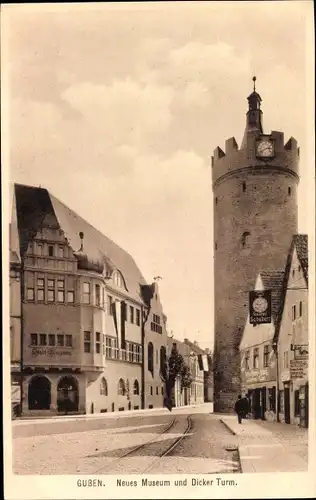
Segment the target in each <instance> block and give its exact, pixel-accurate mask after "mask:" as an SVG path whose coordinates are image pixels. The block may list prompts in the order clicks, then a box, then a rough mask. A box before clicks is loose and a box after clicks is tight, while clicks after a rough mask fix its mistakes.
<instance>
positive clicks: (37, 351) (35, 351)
mask: <svg viewBox="0 0 316 500" xmlns="http://www.w3.org/2000/svg"><path fill="white" fill-rule="evenodd" d="M71 354H72V352H71V349H69V350H67V349H59V348H57V347H32V356H34V357H37V356H48V357H55V356H71Z"/></svg>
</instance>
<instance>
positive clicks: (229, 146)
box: [225, 137, 238, 155]
mask: <svg viewBox="0 0 316 500" xmlns="http://www.w3.org/2000/svg"><path fill="white" fill-rule="evenodd" d="M232 151H238V144H237V141H236V139H235V137H230V138H229V139H227V140H226V141H225V153H226V155H227V154H229V153H230V152H232Z"/></svg>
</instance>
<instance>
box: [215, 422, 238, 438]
mask: <svg viewBox="0 0 316 500" xmlns="http://www.w3.org/2000/svg"><path fill="white" fill-rule="evenodd" d="M219 421H220V422H221V423H222V424H223V425H224V426H225V427H226V429H227V430H228V432H230V433H231V434H232V435H233V436H237V434H236V432H235V431H233V430H232V429H231V428H230V427H229V425H227V424H226V422H224V421H223V420H222V419H221V418H220V419H219Z"/></svg>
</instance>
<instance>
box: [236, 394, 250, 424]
mask: <svg viewBox="0 0 316 500" xmlns="http://www.w3.org/2000/svg"><path fill="white" fill-rule="evenodd" d="M235 412H236V413H237V417H238V423H239V424H241V423H242V419H243V418H246V416H247V414H248V400H247V399H246V398H242V397H241V395H239V396H238V399H237V401H236V403H235Z"/></svg>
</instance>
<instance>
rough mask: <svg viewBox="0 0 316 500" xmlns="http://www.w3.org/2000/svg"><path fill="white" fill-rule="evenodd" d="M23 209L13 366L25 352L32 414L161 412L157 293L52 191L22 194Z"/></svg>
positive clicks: (17, 197) (25, 403)
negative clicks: (152, 362) (151, 358)
mask: <svg viewBox="0 0 316 500" xmlns="http://www.w3.org/2000/svg"><path fill="white" fill-rule="evenodd" d="M14 201H15V213H16V222H17V224H16V227H17V233H16V236H17V240H18V249H19V259H18V260H20V263H18V266H20V269H21V273H20V275H21V279H20V284H19V285H16V286H15V284H14V282H13V281H12V280H11V281H12V287H13V286H14V287H15V289H16V288H17V286H20V294H19V293H17V297H19V298H18V299H17V300H18V302H16V301H15V300H13V299H12V297H11V326H13V327H14V328H13V329H14V340H13V342H12V353H13V357H12V356H11V357H12V362H13V361H14V359H15V357H17V358H18V357H19V345H21V353H20V354H21V355H20V362H21V370H20V380H22V383H21V388H22V395H21V398H22V413H23V414H24V415H37V414H41V415H44V414H55V413H56V414H58V413H65V412H75V413H94V412H109V411H125V410H129V409H138V408H144V407H157V406H159V407H161V406H162V402H163V395H162V394H161V384H160V383H159V380H158V375H159V371H157V370H155V372H154V384H153V382H152V380H151V383H152V385H154V387H155V390H153V394H148V387H149V382H148V381H149V375H150V374H148V370H147V369H145V365H146V367H147V366H148V359H147V358H146V353H148V348H149V345H150V343H152V344H153V345H154V349H156V351H159V352H160V349H161V347H162V346H163V345H166V329H165V321H166V317H165V316H164V315H163V312H162V306H161V303H160V300H159V294H158V289H156V285H155V284H153V285H147V283H146V282H145V280H144V278H143V276H142V275H141V273H140V271H139V269H138V267H137V266H136V264H135V262H134V260H133V259H132V257H131V256H130V255H129V254H128V253H127V252H125V251H124V250H122V249H121V248H120V247H118V246H117V245H116V244H115V243H114V242H112V241H111V240H109V239H108V238H107V237H105V236H104V235H103V234H101V233H100V232H99V231H97V230H96V229H95V228H93V227H92V226H91V225H90V224H88V223H87V222H86V221H85V220H83V219H82V218H81V217H79V216H78V215H77V214H76V213H74V212H73V211H72V210H70V209H69V208H68V207H66V206H65V205H64V204H63V203H61V202H60V201H59V200H57V199H56V198H55V197H53V196H52V195H51V194H50V193H49V192H48V191H47V190H45V189H42V188H33V187H28V186H22V185H15V189H14ZM13 255H14V254H13V253H12V251H11V256H12V258H11V261H12V259H13ZM15 267H17V266H15ZM12 269H13V262H11V273H12ZM148 290H152V292H153V293H152V294H148V293H147V292H148ZM19 300H20V307H21V318H22V321H21V330H20V331H19V323H18V320H17V321H15V320H16V318H15V317H16V316H17V317H18V315H19V312H18V311H19V309H18V307H19V305H18V304H19ZM153 315H156V316H153ZM160 322H161V323H160ZM153 325H159V328H158V326H155V327H153ZM156 351H155V354H156ZM156 365H157V363H156ZM157 366H158V365H157ZM157 366H156V367H157ZM11 371H12V370H11ZM144 374H145V375H144ZM158 384H159V394H156V390H157V389H156V387H158ZM144 387H145V390H144ZM154 391H155V393H154ZM145 392H147V393H146V394H145ZM151 396H152V399H150V397H151Z"/></svg>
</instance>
